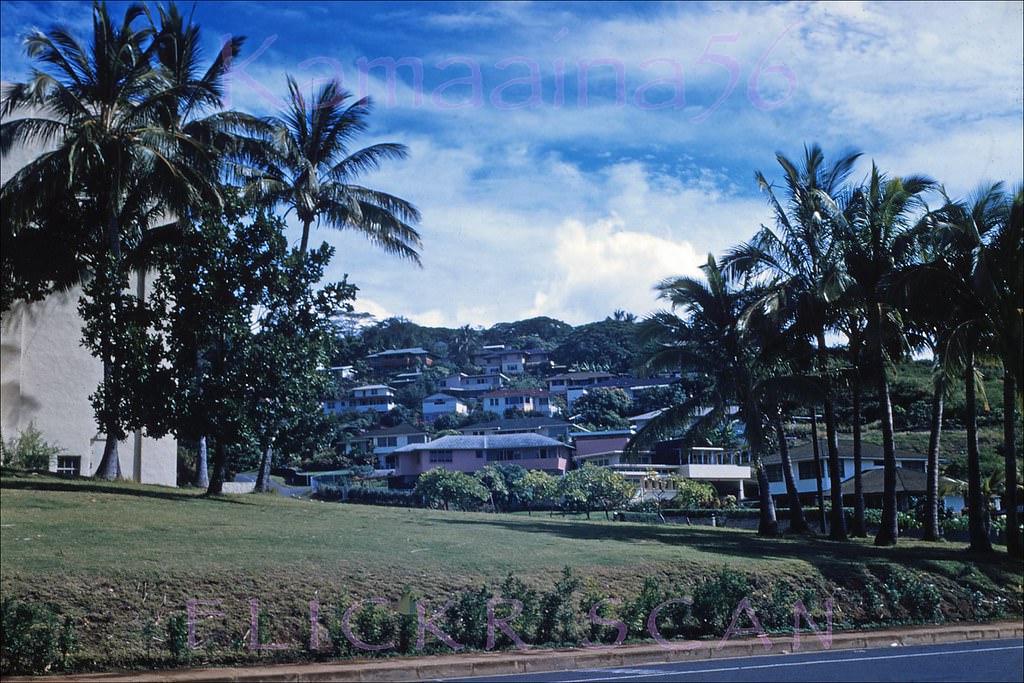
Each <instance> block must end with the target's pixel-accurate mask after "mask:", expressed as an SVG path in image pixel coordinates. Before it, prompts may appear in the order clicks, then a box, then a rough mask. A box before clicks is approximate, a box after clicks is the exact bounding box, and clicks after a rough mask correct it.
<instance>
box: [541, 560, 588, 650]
mask: <svg viewBox="0 0 1024 683" xmlns="http://www.w3.org/2000/svg"><path fill="white" fill-rule="evenodd" d="M579 587H580V580H579V579H578V578H576V576H574V575H573V573H572V570H571V569H569V567H565V568H564V569H562V577H561V578H560V579H559V580H558V581H555V585H554V586H553V587H552V589H551V592H549V593H546V594H545V595H544V597H543V598H542V599H541V603H540V620H539V622H538V624H537V633H536V641H535V642H536V644H538V645H540V644H541V643H575V642H576V641H577V640H578V639H579V636H580V629H579V625H578V623H577V621H578V619H577V616H578V615H577V612H576V610H575V609H574V607H573V602H572V595H573V593H575V592H576V590H577V589H578V588H579Z"/></svg>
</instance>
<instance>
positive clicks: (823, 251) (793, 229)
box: [725, 145, 860, 540]
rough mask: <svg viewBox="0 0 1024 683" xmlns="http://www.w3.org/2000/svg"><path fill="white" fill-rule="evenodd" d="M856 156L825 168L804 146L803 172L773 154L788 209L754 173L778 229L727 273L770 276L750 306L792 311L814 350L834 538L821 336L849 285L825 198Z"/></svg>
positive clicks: (815, 149) (830, 411)
mask: <svg viewBox="0 0 1024 683" xmlns="http://www.w3.org/2000/svg"><path fill="white" fill-rule="evenodd" d="M859 156H860V154H859V153H856V152H854V153H849V154H846V155H844V156H842V157H840V158H839V159H837V160H836V161H835V162H834V163H832V164H830V165H826V163H825V155H824V153H823V152H822V151H821V148H820V147H819V146H818V145H812V146H811V147H809V148H806V147H805V148H804V159H803V163H802V167H798V166H797V165H796V164H794V163H793V162H792V161H790V160H789V159H787V158H786V157H785V156H783V155H782V154H777V155H776V159H777V161H778V162H779V165H780V166H781V167H782V170H783V177H784V181H785V186H786V204H785V206H783V204H782V203H781V202H780V201H779V199H778V198H777V197H776V194H775V190H774V187H773V186H772V184H771V183H769V182H768V180H767V179H766V178H765V177H764V175H763V174H762V173H760V172H758V173H757V174H756V176H755V177H756V178H757V182H758V184H759V185H760V187H761V189H762V190H763V191H764V193H765V195H766V196H767V197H768V202H769V204H770V205H771V207H772V211H773V213H774V218H775V223H776V226H775V229H774V230H773V229H771V228H768V227H766V226H761V229H760V230H759V231H758V232H757V234H756V235H754V237H753V239H752V240H751V241H749V242H747V243H745V244H742V245H740V246H738V247H735V248H734V249H732V250H731V251H730V252H729V254H728V255H727V256H726V259H725V267H726V268H727V269H728V270H730V271H733V272H737V273H744V274H747V275H748V276H753V277H758V276H764V277H767V278H768V279H769V281H770V283H771V286H770V287H769V288H768V290H767V291H766V292H765V294H764V296H762V297H761V299H760V300H759V301H757V302H756V303H755V306H756V307H758V308H761V309H764V310H768V311H771V310H773V309H780V308H786V309H788V310H790V311H792V315H793V316H794V317H795V319H796V320H797V322H798V326H797V328H795V331H799V332H801V333H802V334H804V335H806V336H807V337H808V338H809V339H811V340H813V341H814V342H815V343H816V345H817V370H818V373H819V375H820V377H821V380H822V382H823V383H824V385H825V387H826V388H828V389H829V391H828V392H827V393H826V395H825V399H824V401H823V405H824V413H825V432H826V437H827V438H826V441H827V449H828V471H829V480H830V481H831V498H832V510H831V529H830V532H829V537H830V538H831V539H833V540H846V538H847V535H846V521H845V517H844V513H843V497H842V484H841V480H842V474H841V470H840V462H839V439H838V434H837V430H836V416H835V408H834V402H833V398H832V391H831V384H832V383H831V381H830V380H829V375H830V373H831V370H830V367H829V356H830V350H829V347H828V344H827V342H826V333H827V332H828V331H829V330H830V329H832V328H833V327H834V326H835V322H836V317H837V315H838V311H839V306H838V302H839V300H840V298H841V297H842V295H843V291H844V290H845V288H846V286H847V285H848V282H849V280H848V277H847V276H846V274H845V272H844V268H843V263H842V252H841V250H840V242H839V240H838V239H837V235H836V231H835V229H834V225H833V221H831V220H830V214H829V212H828V211H827V210H826V201H825V198H827V197H835V196H836V195H837V194H839V193H840V192H842V191H843V186H844V183H845V181H846V179H847V177H848V176H849V174H850V172H851V171H852V169H853V165H854V163H855V162H856V160H857V159H858V158H859Z"/></svg>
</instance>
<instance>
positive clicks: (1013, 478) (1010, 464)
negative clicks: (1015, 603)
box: [1003, 364, 1021, 560]
mask: <svg viewBox="0 0 1024 683" xmlns="http://www.w3.org/2000/svg"><path fill="white" fill-rule="evenodd" d="M1004 367H1007V366H1006V365H1005V364H1004ZM1003 373H1004V374H1003V449H1004V451H1003V458H1004V460H1005V465H1006V493H1005V494H1004V495H1003V509H1004V510H1006V551H1007V553H1008V554H1009V555H1010V557H1012V558H1014V559H1016V560H1019V559H1020V555H1021V538H1020V516H1019V515H1018V514H1017V442H1016V440H1015V439H1016V434H1015V431H1016V430H1015V427H1016V425H1015V424H1014V423H1015V421H1016V420H1015V418H1016V410H1015V406H1016V404H1017V392H1016V387H1015V383H1014V380H1013V375H1012V374H1010V371H1009V370H1008V369H1006V370H1004V371H1003Z"/></svg>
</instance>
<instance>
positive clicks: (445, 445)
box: [392, 433, 569, 453]
mask: <svg viewBox="0 0 1024 683" xmlns="http://www.w3.org/2000/svg"><path fill="white" fill-rule="evenodd" d="M557 446H562V447H564V448H569V446H566V445H565V444H564V443H562V442H561V441H556V440H555V439H549V438H548V437H546V436H541V435H540V434H533V433H527V434H492V435H489V436H454V435H451V436H442V437H441V438H440V439H434V440H433V441H430V442H428V443H413V444H409V445H408V446H402V447H401V448H399V449H396V450H395V451H392V452H393V453H412V452H414V451H483V450H488V449H494V448H552V447H557Z"/></svg>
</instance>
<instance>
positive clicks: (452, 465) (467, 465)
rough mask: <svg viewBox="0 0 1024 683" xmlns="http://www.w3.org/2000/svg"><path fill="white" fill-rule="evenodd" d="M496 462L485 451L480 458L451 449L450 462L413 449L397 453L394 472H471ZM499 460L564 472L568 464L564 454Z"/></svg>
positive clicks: (414, 473)
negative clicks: (442, 469) (436, 468)
mask: <svg viewBox="0 0 1024 683" xmlns="http://www.w3.org/2000/svg"><path fill="white" fill-rule="evenodd" d="M549 450H550V449H549ZM497 462H498V461H490V460H488V459H487V455H486V453H485V454H484V457H482V458H478V457H476V451H452V461H451V462H430V451H415V452H412V453H399V454H398V462H397V463H396V465H397V467H396V468H395V474H397V475H398V476H414V475H417V474H423V473H424V472H426V471H427V470H431V469H433V468H435V467H444V468H445V469H447V470H454V471H457V472H466V473H467V474H472V473H473V472H476V471H477V470H481V469H483V468H484V467H485V466H486V465H493V464H497ZM501 462H506V463H508V464H513V465H519V466H520V467H522V468H523V469H527V470H555V469H557V470H558V471H559V472H565V468H566V467H567V466H568V459H567V458H566V457H565V455H564V454H563V455H559V456H557V457H555V456H551V455H549V456H548V457H546V458H531V459H528V460H527V459H524V460H503V461H501Z"/></svg>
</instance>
